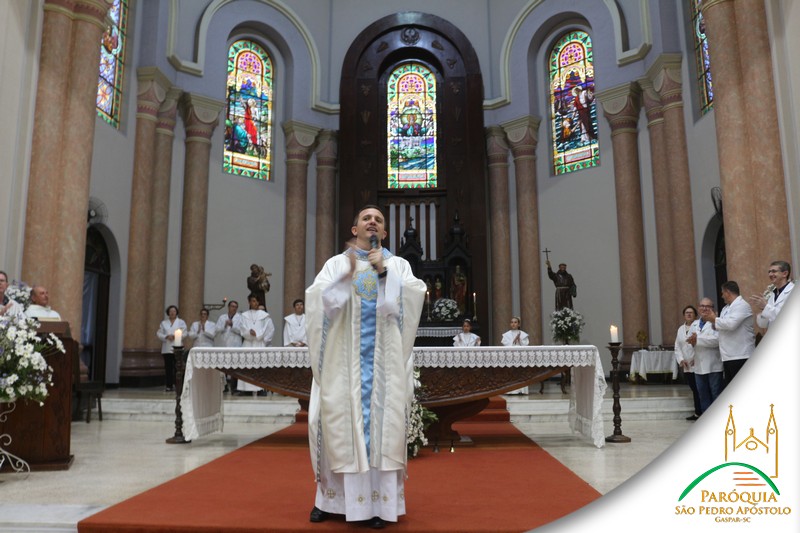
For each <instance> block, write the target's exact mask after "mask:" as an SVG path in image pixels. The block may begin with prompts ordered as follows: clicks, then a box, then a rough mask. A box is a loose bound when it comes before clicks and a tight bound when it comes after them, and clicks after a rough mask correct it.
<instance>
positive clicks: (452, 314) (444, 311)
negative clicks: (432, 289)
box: [431, 298, 458, 322]
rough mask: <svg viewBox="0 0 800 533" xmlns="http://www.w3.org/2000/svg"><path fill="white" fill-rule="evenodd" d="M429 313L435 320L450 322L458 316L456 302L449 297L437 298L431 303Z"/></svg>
mask: <svg viewBox="0 0 800 533" xmlns="http://www.w3.org/2000/svg"><path fill="white" fill-rule="evenodd" d="M431 315H433V318H434V319H435V320H440V321H442V322H451V321H453V320H455V319H457V318H458V304H457V303H456V301H455V300H451V299H450V298H439V299H438V300H436V302H435V303H434V304H433V309H432V310H431Z"/></svg>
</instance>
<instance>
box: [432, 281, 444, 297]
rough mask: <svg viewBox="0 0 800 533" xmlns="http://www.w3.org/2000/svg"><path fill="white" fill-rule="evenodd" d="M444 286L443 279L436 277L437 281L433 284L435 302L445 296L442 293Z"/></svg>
mask: <svg viewBox="0 0 800 533" xmlns="http://www.w3.org/2000/svg"><path fill="white" fill-rule="evenodd" d="M443 285H444V284H443V283H442V277H441V276H436V279H435V280H434V282H433V299H434V300H438V299H439V298H441V297H442V296H443V293H442V287H443Z"/></svg>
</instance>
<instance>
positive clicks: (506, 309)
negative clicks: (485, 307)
mask: <svg viewBox="0 0 800 533" xmlns="http://www.w3.org/2000/svg"><path fill="white" fill-rule="evenodd" d="M505 137H506V136H505V132H504V131H503V128H501V127H500V126H490V127H488V128H486V152H487V156H488V158H489V229H490V233H489V235H490V236H491V238H490V242H491V245H490V246H491V248H490V249H491V254H492V257H491V268H492V273H491V274H492V279H491V286H492V294H491V297H490V298H489V301H490V302H491V306H492V331H491V334H492V336H491V337H489V338H486V337H487V336H488V334H489V332H488V331H487V330H486V329H484V330H483V331H484V333H483V335H482V337H483V338H482V341H483V344H487V345H488V344H493V343H496V342H499V340H500V338H501V337H502V336H503V332H504V331H505V329H506V327H507V326H508V323H509V322H510V321H511V236H510V233H509V219H508V144H507V143H506V139H505Z"/></svg>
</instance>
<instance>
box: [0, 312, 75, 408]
mask: <svg viewBox="0 0 800 533" xmlns="http://www.w3.org/2000/svg"><path fill="white" fill-rule="evenodd" d="M38 327H39V322H37V321H36V320H34V319H32V318H27V317H25V316H13V317H7V318H3V319H2V320H0V402H5V403H11V402H14V401H16V400H22V399H27V400H32V401H35V402H39V405H44V400H45V398H47V394H48V390H47V389H48V387H49V386H51V385H52V384H53V369H52V367H50V366H49V365H48V364H47V361H45V359H44V357H43V356H42V351H44V350H46V349H48V348H50V347H55V349H57V350H58V351H60V352H61V353H65V350H64V345H63V344H62V343H61V341H60V340H59V339H58V338H57V337H56V336H55V335H53V334H52V333H48V334H47V335H46V336H44V338H41V337H39V334H38V333H37V331H36V329H37V328H38Z"/></svg>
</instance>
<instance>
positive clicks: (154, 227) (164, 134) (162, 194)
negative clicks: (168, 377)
mask: <svg viewBox="0 0 800 533" xmlns="http://www.w3.org/2000/svg"><path fill="white" fill-rule="evenodd" d="M181 94H182V91H181V90H180V89H178V88H177V87H172V88H170V89H169V90H168V91H167V95H166V98H165V99H164V101H163V102H162V103H161V107H160V108H159V110H158V117H157V118H158V123H157V124H156V139H155V142H156V145H155V156H154V160H155V164H154V167H153V189H152V194H151V197H152V199H153V207H152V210H153V214H152V223H151V224H150V266H149V268H148V269H147V272H148V275H147V294H148V297H147V322H146V324H145V340H147V348H148V351H151V352H152V351H155V352H156V353H158V352H160V351H161V343H160V342H159V340H158V338H157V337H156V336H155V335H153V331H156V329H158V325H159V323H160V322H161V320H163V316H164V309H165V308H166V302H165V300H164V298H165V296H164V294H165V291H166V284H167V281H166V280H167V244H168V240H169V237H168V233H169V231H168V230H169V196H170V182H171V181H172V149H173V143H174V141H175V124H176V119H177V114H178V100H179V98H180V96H181ZM185 316H187V317H190V316H191V315H189V314H186V315H185Z"/></svg>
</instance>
